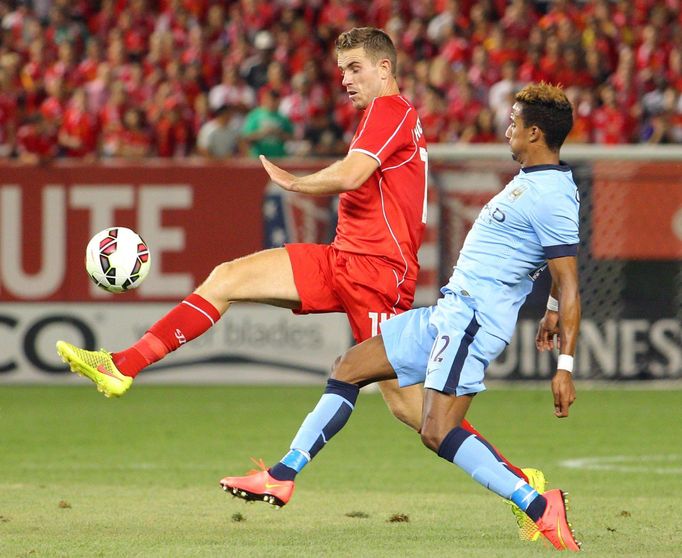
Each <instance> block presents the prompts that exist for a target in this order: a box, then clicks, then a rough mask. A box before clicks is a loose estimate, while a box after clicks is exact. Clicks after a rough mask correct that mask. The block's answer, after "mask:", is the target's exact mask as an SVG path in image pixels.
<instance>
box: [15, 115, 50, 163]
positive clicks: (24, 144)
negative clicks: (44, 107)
mask: <svg viewBox="0 0 682 558" xmlns="http://www.w3.org/2000/svg"><path fill="white" fill-rule="evenodd" d="M17 155H18V157H19V161H21V162H22V163H29V164H32V165H35V164H41V163H46V162H48V161H50V160H52V159H53V158H54V157H55V156H56V155H57V128H56V127H55V125H54V123H52V122H50V121H48V120H47V119H46V118H45V117H44V116H43V115H42V114H41V113H40V112H36V113H35V114H33V115H32V116H31V117H30V118H29V120H28V122H27V123H26V124H24V125H22V126H20V127H19V130H18V131H17Z"/></svg>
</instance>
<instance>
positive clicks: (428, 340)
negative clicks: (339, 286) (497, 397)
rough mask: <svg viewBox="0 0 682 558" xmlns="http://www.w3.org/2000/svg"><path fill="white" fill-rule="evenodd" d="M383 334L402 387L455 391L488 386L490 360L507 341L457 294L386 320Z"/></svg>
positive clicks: (464, 392) (389, 358)
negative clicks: (486, 326)
mask: <svg viewBox="0 0 682 558" xmlns="http://www.w3.org/2000/svg"><path fill="white" fill-rule="evenodd" d="M381 336H382V338H383V341H384V347H385V349H386V355H387V356H388V360H389V362H390V363H391V365H392V366H393V369H394V370H395V372H396V375H397V376H398V383H399V384H400V387H405V386H411V385H413V384H420V383H423V384H424V387H426V388H431V389H435V390H437V391H441V392H444V393H450V394H456V395H465V394H468V393H478V392H479V391H483V390H485V385H484V383H483V378H484V376H485V371H486V369H487V368H488V364H490V362H491V361H492V360H494V359H495V358H497V357H498V356H499V354H500V353H501V352H502V351H503V350H504V348H505V346H506V344H507V343H506V342H505V341H504V340H503V339H500V338H499V337H495V336H494V335H491V334H489V333H487V332H486V331H485V330H483V329H482V328H481V327H480V325H479V324H478V322H477V321H476V315H475V311H474V310H473V308H471V307H469V306H468V305H467V304H466V302H465V301H464V300H463V299H462V298H461V297H459V296H458V295H456V294H453V293H448V294H447V295H445V297H443V298H441V299H439V300H438V303H437V304H436V305H435V306H429V307H426V308H415V309H413V310H409V311H408V312H404V313H402V314H398V315H397V316H396V317H394V318H391V319H390V320H387V321H385V322H383V323H382V324H381Z"/></svg>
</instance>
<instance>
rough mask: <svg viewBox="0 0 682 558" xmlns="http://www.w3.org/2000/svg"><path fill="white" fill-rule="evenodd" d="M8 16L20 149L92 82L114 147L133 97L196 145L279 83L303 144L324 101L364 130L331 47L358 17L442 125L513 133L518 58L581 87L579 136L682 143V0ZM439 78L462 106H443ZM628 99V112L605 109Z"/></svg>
mask: <svg viewBox="0 0 682 558" xmlns="http://www.w3.org/2000/svg"><path fill="white" fill-rule="evenodd" d="M0 19H1V24H2V30H3V33H2V35H1V36H0V71H4V72H6V74H5V75H6V76H8V77H4V78H3V77H2V76H1V75H0V83H2V85H1V89H0V153H2V154H3V155H4V156H8V155H9V156H12V155H16V154H17V152H18V145H17V142H18V136H17V132H18V128H19V126H20V125H21V124H23V123H26V122H28V121H29V120H32V117H33V116H34V115H35V114H36V113H37V112H38V111H42V113H43V114H44V115H45V116H47V118H48V120H51V121H52V122H51V123H52V125H53V126H57V127H60V126H65V125H66V122H63V121H62V119H63V118H65V115H66V112H65V111H66V110H67V107H66V101H67V100H68V99H70V98H71V96H72V94H73V93H74V92H75V91H76V90H77V89H79V88H83V90H84V91H85V97H86V105H87V112H89V113H90V114H91V115H92V116H93V117H94V118H95V119H96V120H99V121H100V126H99V128H98V129H99V132H98V138H97V142H96V144H97V145H99V146H100V148H101V150H102V151H101V153H98V154H99V155H102V154H103V155H105V156H111V155H112V152H111V148H110V147H108V146H110V145H111V143H110V141H111V139H112V138H115V137H117V134H120V133H121V130H123V129H124V128H125V125H124V122H123V120H124V119H125V118H127V117H124V114H125V115H127V114H128V112H127V111H128V109H130V108H131V107H135V108H137V109H138V110H139V111H140V115H139V116H141V117H142V120H143V122H144V123H143V125H142V127H143V128H145V126H147V125H148V126H149V127H148V129H147V131H148V132H149V140H150V141H151V146H150V148H149V149H147V151H148V152H149V153H150V155H157V154H163V155H162V156H183V154H189V153H191V152H193V146H194V143H195V140H196V138H197V134H198V132H199V130H200V129H201V127H202V125H203V124H205V123H206V122H207V120H208V119H209V118H208V115H209V112H208V110H209V108H210V110H211V111H212V110H215V109H217V108H218V107H220V106H222V105H224V104H227V105H230V106H232V107H233V108H234V109H235V110H234V112H235V118H237V116H238V115H241V116H242V117H243V116H244V115H245V114H246V113H247V112H248V111H251V110H252V109H253V108H254V107H255V106H256V105H257V99H259V98H260V95H261V90H262V89H265V88H267V89H272V90H276V91H277V92H278V93H279V95H280V99H281V101H282V102H281V112H284V113H285V114H286V115H288V116H289V117H290V120H292V121H293V124H294V129H295V134H294V136H295V141H297V142H299V143H300V146H299V147H301V148H302V149H303V150H305V149H307V148H306V144H307V141H308V140H306V135H307V134H308V133H309V132H310V130H309V128H311V129H312V128H316V126H310V124H311V122H312V120H313V119H314V120H315V121H316V122H317V123H318V124H320V123H321V122H322V121H323V118H322V116H321V115H322V114H325V115H327V114H328V115H331V116H330V117H331V122H328V124H329V127H330V130H333V132H332V133H331V137H335V136H336V132H337V131H338V129H340V130H341V132H342V135H343V137H344V141H346V142H349V141H350V139H351V137H350V136H351V135H352V133H353V130H354V128H355V126H356V125H357V120H358V114H357V112H356V111H354V110H353V109H352V106H351V105H350V104H349V103H348V99H347V96H346V95H344V94H339V92H337V91H336V90H335V89H334V88H332V87H330V85H331V84H333V83H334V81H336V80H338V79H339V77H338V75H339V74H338V68H337V67H336V64H335V63H334V60H333V57H328V56H326V55H327V54H328V53H329V52H330V51H333V49H334V41H335V39H336V37H337V35H338V32H339V31H342V30H346V29H348V28H350V27H352V26H354V25H374V26H380V27H383V28H385V30H386V31H387V32H388V33H389V35H391V36H392V37H393V39H394V41H395V43H396V44H397V45H400V47H401V49H400V51H401V52H400V54H399V59H398V77H399V81H400V82H401V89H402V91H403V94H404V95H405V96H406V97H408V98H409V99H410V100H411V101H412V102H413V103H414V105H415V106H416V107H417V109H418V110H419V111H420V113H421V112H423V111H426V113H425V114H423V115H422V120H423V124H424V125H425V128H428V133H429V136H430V138H440V140H439V141H443V140H446V141H469V142H471V141H478V140H476V139H475V138H483V139H484V140H485V141H487V140H488V135H487V134H488V133H487V132H484V131H481V130H483V129H485V128H486V126H487V122H488V119H489V117H490V114H489V113H488V111H487V110H486V109H490V111H491V112H492V113H493V119H494V121H495V122H496V123H497V124H496V126H497V138H498V140H499V141H504V140H502V138H501V135H500V130H501V129H502V128H504V129H506V125H507V120H508V105H509V102H510V99H511V95H512V91H513V89H514V87H509V78H507V77H506V76H507V75H508V72H509V71H510V70H509V69H510V68H512V67H514V66H515V67H516V70H515V72H516V77H515V78H513V81H516V82H520V83H526V82H530V81H541V80H545V81H550V82H561V83H562V84H563V85H564V86H565V87H567V88H577V89H576V90H575V91H576V92H575V93H573V94H572V95H573V97H574V98H575V102H576V103H577V105H576V106H577V113H576V129H575V130H574V131H573V132H572V133H571V135H570V136H569V138H568V140H569V141H581V142H583V141H598V142H605V141H608V142H609V143H613V142H615V143H627V142H631V141H641V142H644V141H647V142H654V143H661V142H671V141H672V142H680V141H681V140H680V135H681V132H680V118H681V116H680V109H679V103H680V101H679V93H680V91H682V20H681V19H680V7H679V0H638V1H636V2H630V1H628V0H584V1H582V2H579V3H576V2H572V1H570V0H552V1H551V2H549V1H533V0H510V1H507V2H505V1H504V0H466V1H464V0H438V1H429V2H406V1H404V0H399V1H394V0H378V1H377V2H370V3H367V2H364V3H363V2H360V1H359V0H333V1H329V2H320V1H319V0H316V1H315V2H301V1H300V0H295V1H279V2H268V1H267V0H240V1H233V2H208V1H207V0H163V1H162V2H149V1H148V0H100V1H99V2H85V1H84V0H77V1H75V2H68V1H67V0H32V1H27V0H21V1H13V2H7V1H1V0H0ZM300 75H303V76H305V78H301V77H296V76H300ZM661 79H664V80H666V81H667V83H668V85H667V87H664V88H663V90H659V88H658V86H657V82H658V80H661ZM465 82H467V84H468V85H467V86H466V87H465V85H464V84H465ZM604 84H606V85H607V87H603V85H604ZM428 86H433V87H436V88H437V89H438V90H439V91H441V92H442V94H443V95H444V102H445V103H446V104H447V105H448V106H449V107H450V108H451V109H452V110H451V113H450V114H449V113H448V111H447V110H443V111H441V112H440V113H438V112H437V111H434V110H433V108H432V107H433V105H434V104H437V102H436V101H435V100H434V93H433V91H430V90H429V89H428ZM467 87H470V88H471V91H470V92H466V88H467ZM79 95H80V94H79ZM467 96H470V97H471V99H470V100H469V101H467V100H466V97H467ZM613 96H615V101H614V102H613V106H612V101H611V100H610V97H613ZM670 97H674V99H673V100H672V101H671V100H669V98H670ZM597 98H598V102H597ZM661 98H664V99H665V100H664V101H661ZM207 105H208V107H207ZM661 105H663V106H661ZM654 106H655V107H657V108H655V109H654V108H652V107H654ZM167 107H173V108H171V109H168V108H167ZM427 107H428V108H427ZM462 107H465V108H464V109H463V108H462ZM612 111H615V112H613V118H614V119H615V120H610V116H609V118H605V115H609V114H610V113H611V112H612ZM618 111H620V115H618V114H616V113H617V112H618ZM69 118H70V119H72V118H73V113H69ZM131 118H132V117H131ZM325 118H326V116H325ZM79 119H81V120H82V118H81V117H80V116H79ZM426 121H428V126H427V125H426ZM235 122H236V120H235ZM32 124H33V122H32ZM310 133H313V135H314V132H310ZM159 134H160V135H159ZM66 135H67V136H68V135H70V134H66ZM62 136H63V137H65V136H64V133H62ZM327 136H328V134H327V135H325V136H324V137H327ZM103 139H104V141H103ZM434 141H437V140H435V139H434ZM67 143H68V140H67ZM333 143H334V142H333V141H332V144H333ZM63 147H64V149H63V150H62V152H63V154H65V155H66V156H73V157H78V156H80V154H79V153H80V152H79V150H77V149H76V150H74V149H72V148H68V147H67V146H63ZM252 147H253V145H252ZM143 151H144V150H143ZM297 152H299V151H298V150H297Z"/></svg>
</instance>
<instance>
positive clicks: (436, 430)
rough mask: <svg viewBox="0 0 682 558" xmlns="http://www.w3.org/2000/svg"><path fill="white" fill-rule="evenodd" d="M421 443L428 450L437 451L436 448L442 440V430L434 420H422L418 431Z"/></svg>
mask: <svg viewBox="0 0 682 558" xmlns="http://www.w3.org/2000/svg"><path fill="white" fill-rule="evenodd" d="M419 435H420V437H421V440H422V443H423V444H424V445H425V446H426V447H427V448H429V449H430V450H433V451H435V452H436V453H438V448H440V444H441V442H442V441H443V432H442V429H441V428H440V426H439V425H438V423H437V422H436V421H433V420H429V419H428V418H427V419H425V420H424V422H423V424H422V426H421V430H420V431H419Z"/></svg>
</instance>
